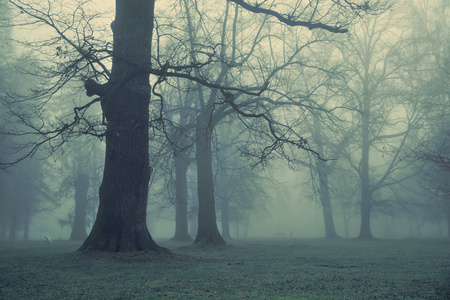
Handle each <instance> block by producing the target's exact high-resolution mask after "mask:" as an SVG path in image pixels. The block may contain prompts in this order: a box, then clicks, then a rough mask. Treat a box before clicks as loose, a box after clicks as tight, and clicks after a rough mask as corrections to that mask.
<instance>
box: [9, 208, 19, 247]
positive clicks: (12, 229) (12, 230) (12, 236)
mask: <svg viewBox="0 0 450 300" xmlns="http://www.w3.org/2000/svg"><path fill="white" fill-rule="evenodd" d="M17 219H18V210H17V208H16V207H15V208H14V210H13V211H12V215H11V219H10V221H9V236H8V241H9V242H14V241H15V240H16V231H17Z"/></svg>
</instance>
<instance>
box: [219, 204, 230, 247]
mask: <svg viewBox="0 0 450 300" xmlns="http://www.w3.org/2000/svg"><path fill="white" fill-rule="evenodd" d="M220 217H221V220H222V236H223V238H224V239H225V240H231V235H230V203H229V201H228V197H226V196H225V197H223V198H222V202H221V206H220Z"/></svg>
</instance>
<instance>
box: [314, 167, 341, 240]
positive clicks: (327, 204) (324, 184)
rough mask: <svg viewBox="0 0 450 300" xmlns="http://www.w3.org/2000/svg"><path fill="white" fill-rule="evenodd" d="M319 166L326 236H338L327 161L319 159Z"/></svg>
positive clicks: (320, 193) (320, 192)
mask: <svg viewBox="0 0 450 300" xmlns="http://www.w3.org/2000/svg"><path fill="white" fill-rule="evenodd" d="M317 167H318V171H319V181H320V191H319V195H320V201H321V203H322V211H323V219H324V222H325V238H329V239H331V238H337V237H338V235H337V234H336V228H335V227H334V220H333V210H332V206H331V199H330V190H329V187H328V170H327V166H326V165H325V162H323V161H318V162H317Z"/></svg>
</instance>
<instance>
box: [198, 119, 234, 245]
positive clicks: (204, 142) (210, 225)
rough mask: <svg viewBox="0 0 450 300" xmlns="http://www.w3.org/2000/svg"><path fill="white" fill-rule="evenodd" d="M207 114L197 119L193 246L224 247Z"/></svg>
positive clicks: (210, 132)
mask: <svg viewBox="0 0 450 300" xmlns="http://www.w3.org/2000/svg"><path fill="white" fill-rule="evenodd" d="M209 117H210V115H209V114H204V115H202V116H199V117H198V118H197V128H196V146H197V149H196V151H197V152H196V159H197V184H198V231H197V236H196V238H195V241H194V244H196V245H199V246H208V245H214V246H220V245H226V244H227V243H226V242H225V241H224V239H223V238H222V236H221V235H220V232H219V229H218V228H217V222H216V207H215V199H214V179H213V169H212V153H211V135H212V128H211V122H210V121H211V120H210V118H209Z"/></svg>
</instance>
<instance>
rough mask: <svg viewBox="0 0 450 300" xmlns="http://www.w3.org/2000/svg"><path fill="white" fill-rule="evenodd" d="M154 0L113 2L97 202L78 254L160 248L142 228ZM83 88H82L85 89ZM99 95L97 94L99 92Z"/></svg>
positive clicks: (147, 169) (147, 170)
mask: <svg viewBox="0 0 450 300" xmlns="http://www.w3.org/2000/svg"><path fill="white" fill-rule="evenodd" d="M154 2H155V1H154V0H116V16H115V20H114V22H113V24H111V28H112V29H113V37H114V42H113V65H112V71H111V78H110V80H109V82H108V84H107V86H106V87H108V88H107V89H101V88H99V89H90V90H87V93H88V94H97V95H99V96H101V97H102V110H103V114H104V116H105V118H106V121H107V132H106V155H105V169H104V173H103V181H102V184H101V186H100V194H99V196H100V202H99V208H98V213H97V218H96V220H95V223H94V226H93V228H92V231H91V233H90V234H89V236H88V238H87V239H86V241H85V242H84V243H83V245H82V246H81V247H80V249H79V250H80V251H85V250H100V251H109V252H128V251H156V252H159V251H161V250H164V248H161V247H160V246H158V245H157V244H156V243H155V242H154V241H153V239H152V237H151V236H150V233H149V231H148V228H147V224H146V215H147V212H146V210H147V196H148V184H149V180H150V175H151V168H150V166H149V151H148V150H149V130H148V126H149V103H150V93H151V88H150V85H149V72H148V71H147V70H149V69H150V64H151V42H152V31H153V17H154ZM86 87H87V86H86ZM102 90H103V91H104V93H101V92H100V91H102Z"/></svg>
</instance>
